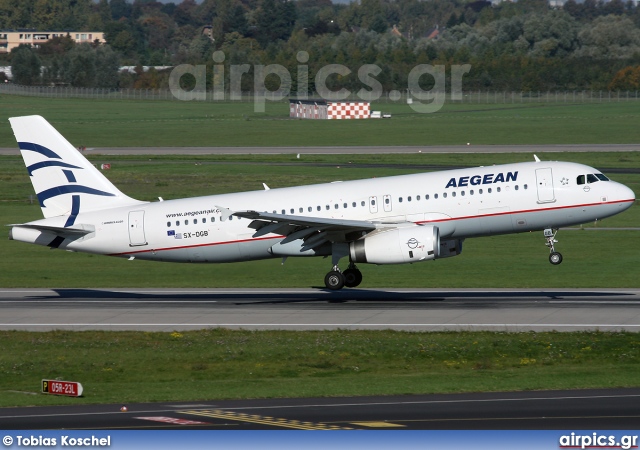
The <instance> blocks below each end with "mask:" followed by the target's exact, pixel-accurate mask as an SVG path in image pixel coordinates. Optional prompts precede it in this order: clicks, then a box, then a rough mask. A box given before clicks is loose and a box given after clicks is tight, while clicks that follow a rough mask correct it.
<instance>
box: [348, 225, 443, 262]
mask: <svg viewBox="0 0 640 450" xmlns="http://www.w3.org/2000/svg"><path fill="white" fill-rule="evenodd" d="M439 252H440V234H439V232H438V227H434V226H421V225H415V226H411V227H404V228H395V229H393V230H389V231H383V232H381V233H377V234H374V235H371V236H366V237H364V238H363V239H359V240H357V241H354V242H351V243H350V244H349V253H350V256H351V261H353V262H356V263H370V264H406V263H414V262H419V261H429V260H431V259H436V258H437V257H438V256H439Z"/></svg>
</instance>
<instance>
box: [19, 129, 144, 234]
mask: <svg viewBox="0 0 640 450" xmlns="http://www.w3.org/2000/svg"><path fill="white" fill-rule="evenodd" d="M9 122H11V128H12V129H13V134H14V135H15V136H16V140H17V141H18V146H19V147H20V153H22V158H23V159H24V162H25V164H26V166H27V171H28V172H29V176H30V177H31V183H32V184H33V188H34V190H35V191H36V195H37V196H38V201H39V202H40V207H41V208H42V213H43V214H44V217H45V218H49V217H56V216H63V215H68V216H69V218H68V220H67V224H66V225H65V226H71V225H73V223H74V221H75V218H76V216H77V215H78V214H79V213H81V212H87V211H96V210H100V209H108V208H117V207H120V206H130V205H137V204H141V203H143V202H140V201H138V200H134V199H132V198H130V197H127V196H126V195H124V194H123V193H122V192H120V190H118V188H116V187H115V186H114V185H113V184H112V183H111V182H110V181H109V180H108V179H107V178H106V177H105V176H104V175H103V174H102V173H100V171H99V170H98V169H96V168H95V167H94V166H93V165H92V164H91V163H90V162H89V161H88V160H87V159H86V158H85V157H84V156H83V155H82V154H81V153H80V152H79V151H78V150H77V149H76V148H75V147H74V146H73V145H71V144H70V143H69V142H68V141H67V140H66V139H65V138H64V137H63V136H62V135H61V134H60V133H58V131H57V130H56V129H55V128H53V127H52V126H51V124H49V122H47V121H46V120H45V119H44V118H43V117H40V116H24V117H12V118H10V119H9Z"/></svg>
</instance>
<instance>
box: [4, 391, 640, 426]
mask: <svg viewBox="0 0 640 450" xmlns="http://www.w3.org/2000/svg"><path fill="white" fill-rule="evenodd" d="M639 400H640V389H609V390H580V391H537V392H511V393H508V392H507V393H476V394H450V395H420V396H417V395H412V396H409V395H407V396H393V397H391V396H390V397H349V398H347V397H345V398H315V399H314V398H312V399H309V398H304V399H266V400H235V401H212V402H208V401H205V402H193V403H162V404H160V403H151V404H135V405H120V404H119V405H91V406H56V407H33V408H2V409H0V429H5V430H19V429H62V428H64V429H92V430H100V429H159V428H165V429H175V428H182V429H216V430H220V429H223V430H250V429H302V430H327V429H419V430H429V429H438V430H458V429H465V430H475V429H501V430H505V429H515V430H523V429H562V430H571V429H573V430H579V429H592V430H603V429H637V428H638V423H640V401H639ZM122 406H126V408H127V410H126V411H125V412H123V411H122V410H121V408H122Z"/></svg>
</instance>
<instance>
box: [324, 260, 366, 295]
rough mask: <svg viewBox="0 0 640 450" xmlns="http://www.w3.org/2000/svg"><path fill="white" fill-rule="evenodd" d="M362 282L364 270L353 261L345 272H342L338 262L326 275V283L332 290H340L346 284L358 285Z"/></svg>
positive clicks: (349, 285) (347, 285)
mask: <svg viewBox="0 0 640 450" xmlns="http://www.w3.org/2000/svg"><path fill="white" fill-rule="evenodd" d="M360 283H362V272H360V270H359V269H358V268H357V267H356V265H355V264H353V263H350V264H349V268H347V270H345V271H344V272H341V271H340V268H339V267H338V265H337V264H336V265H335V266H333V269H331V272H329V273H328V274H327V275H326V276H325V277H324V285H325V286H326V287H327V289H331V290H332V291H338V290H340V289H342V288H343V287H344V286H346V287H350V288H351V287H356V286H358V285H360Z"/></svg>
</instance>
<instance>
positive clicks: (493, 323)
mask: <svg viewBox="0 0 640 450" xmlns="http://www.w3.org/2000/svg"><path fill="white" fill-rule="evenodd" d="M213 327H225V328H232V329H239V328H242V329H251V330H265V329H269V330H274V329H282V330H331V329H394V330H409V331H444V330H457V331H458V330H472V331H475V330H492V331H510V332H517V331H531V330H533V331H550V330H557V331H579V330H602V331H621V330H626V331H632V332H637V331H640V290H639V289H556V290H549V289H546V290H539V289H515V290H514V289H457V290H439V289H380V290H375V289H344V290H342V291H339V292H333V291H327V290H324V289H178V290H176V289H113V290H107V289H2V290H0V329H1V330H28V331H48V330H55V329H66V330H144V331H174V330H179V331H181V330H194V329H203V328H213Z"/></svg>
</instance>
